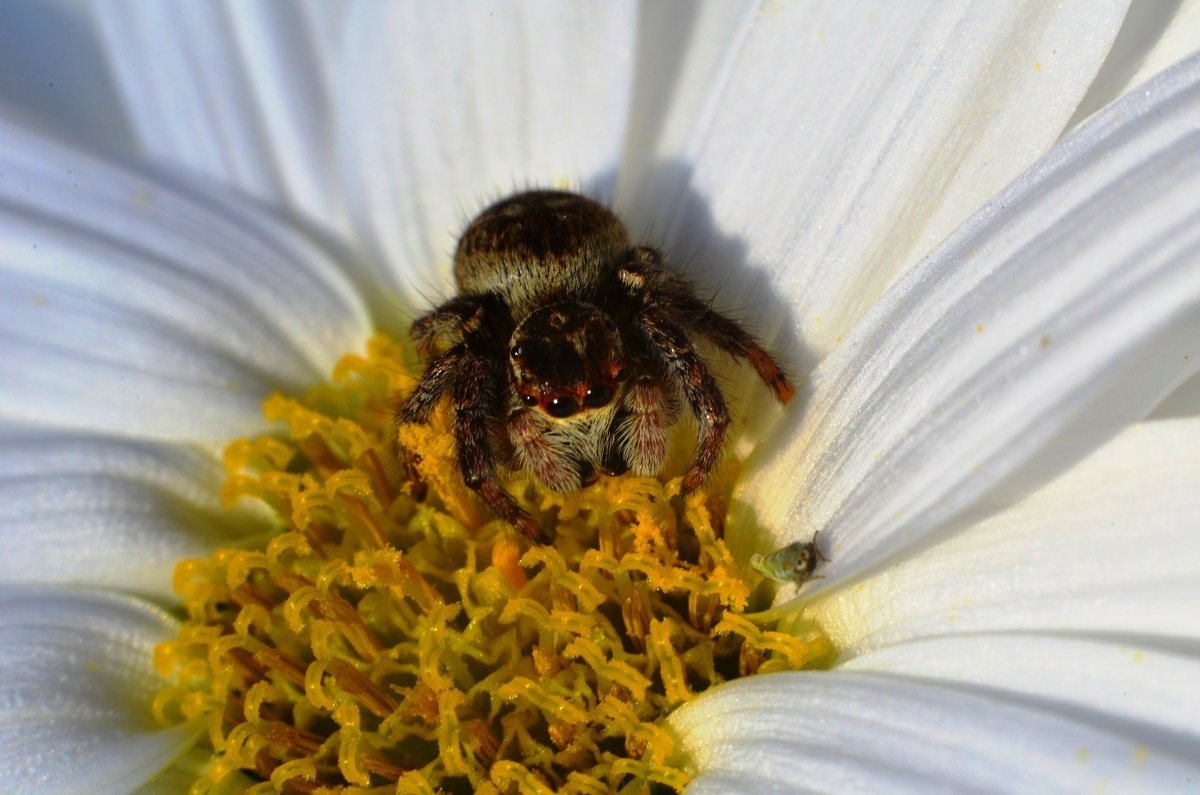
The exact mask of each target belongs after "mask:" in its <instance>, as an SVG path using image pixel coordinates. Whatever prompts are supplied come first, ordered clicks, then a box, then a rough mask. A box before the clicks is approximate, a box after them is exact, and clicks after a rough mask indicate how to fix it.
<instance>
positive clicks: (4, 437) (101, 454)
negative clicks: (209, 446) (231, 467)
mask: <svg viewBox="0 0 1200 795" xmlns="http://www.w3.org/2000/svg"><path fill="white" fill-rule="evenodd" d="M224 479H225V470H224V468H223V467H222V466H221V465H220V463H219V462H218V461H217V460H216V459H215V457H214V456H212V455H211V454H210V453H208V452H206V451H204V450H200V449H197V448H188V447H184V446H180V445H166V444H159V443H153V442H138V441H131V440H127V439H119V438H108V437H99V436H82V435H65V434H54V433H50V432H45V431H14V430H11V429H2V430H0V583H4V584H12V583H69V584H75V585H80V584H83V585H95V586H101V587H108V588H111V589H114V590H123V591H130V592H136V593H141V594H145V595H150V596H153V597H155V598H157V599H158V600H161V601H166V600H170V599H172V587H171V577H172V571H173V569H174V565H175V563H177V562H178V561H180V560H183V559H185V558H195V557H205V556H207V555H208V554H209V553H210V552H211V551H212V550H213V549H215V548H216V547H218V546H227V545H229V544H230V543H232V542H234V541H235V540H236V539H238V538H240V537H241V538H244V537H245V536H247V535H249V534H251V533H253V532H264V531H265V530H266V529H267V525H266V524H265V522H264V521H263V520H262V519H261V518H260V517H259V516H258V515H257V514H255V513H252V512H251V511H250V510H248V509H244V510H238V511H227V510H225V509H224V508H223V507H222V506H221V504H220V501H219V500H218V499H217V495H218V494H219V493H220V489H221V484H222V483H223V482H224Z"/></svg>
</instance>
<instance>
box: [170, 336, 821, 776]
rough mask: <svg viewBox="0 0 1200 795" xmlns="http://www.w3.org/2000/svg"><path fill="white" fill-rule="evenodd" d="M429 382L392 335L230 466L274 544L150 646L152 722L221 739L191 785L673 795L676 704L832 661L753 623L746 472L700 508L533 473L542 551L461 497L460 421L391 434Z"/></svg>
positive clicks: (189, 577)
mask: <svg viewBox="0 0 1200 795" xmlns="http://www.w3.org/2000/svg"><path fill="white" fill-rule="evenodd" d="M415 383H416V381H415V377H414V370H413V364H412V359H411V357H410V356H409V355H407V353H406V351H405V350H404V349H403V348H402V347H401V346H400V345H398V344H397V343H396V342H394V341H392V340H390V339H387V338H383V337H379V338H376V339H374V340H372V341H371V343H370V345H369V347H368V353H367V355H366V356H365V357H362V356H353V355H352V356H347V357H345V358H344V359H343V360H342V361H341V362H340V363H339V364H338V366H337V368H336V370H335V372H334V378H333V383H331V384H328V385H324V386H322V387H319V388H317V389H316V390H314V391H313V392H312V394H310V395H309V396H307V397H306V398H305V399H304V400H302V401H297V400H292V399H289V398H284V397H280V396H274V397H271V398H269V399H268V400H267V401H266V403H265V407H264V408H265V412H266V415H267V417H268V419H271V420H280V421H282V422H283V423H284V424H286V426H287V428H288V434H287V436H286V437H284V438H275V437H268V438H261V439H255V440H239V441H237V442H235V443H233V444H232V445H230V446H229V448H228V449H227V450H226V455H225V459H226V466H227V468H228V470H229V480H228V483H227V485H226V490H225V494H224V497H225V499H226V501H227V502H228V503H230V504H232V503H233V502H236V501H238V500H241V499H244V498H248V497H249V498H256V499H258V500H261V501H262V502H264V503H265V504H266V505H267V506H269V507H270V508H271V509H272V511H273V512H274V514H275V516H276V517H277V520H278V532H277V533H276V534H274V535H273V536H272V537H270V538H268V539H258V541H259V542H260V543H258V544H257V545H255V548H241V549H222V550H219V551H217V552H215V553H213V555H212V556H211V557H209V558H207V559H205V560H189V561H184V562H182V563H180V564H179V566H178V568H177V569H176V572H175V587H176V590H177V591H178V593H179V594H180V595H181V597H182V598H183V602H184V607H185V610H186V620H185V624H184V627H183V629H182V631H181V633H180V636H179V638H178V639H176V640H173V641H170V642H168V643H164V644H163V645H162V646H160V647H159V648H158V650H157V653H156V664H157V666H158V668H159V670H160V671H161V672H162V674H163V675H164V676H165V677H167V678H168V680H169V681H170V682H172V684H171V686H170V687H168V688H167V689H165V690H164V691H163V692H162V693H161V694H160V695H159V698H158V699H157V701H156V704H155V709H156V711H157V713H158V715H159V716H160V718H161V719H162V720H163V721H164V722H171V721H176V720H180V719H189V720H190V719H196V718H198V717H201V716H202V717H204V718H206V719H207V721H208V740H209V742H210V743H211V744H212V748H213V749H214V751H215V752H216V753H215V756H214V757H213V761H212V763H211V765H210V766H209V768H208V771H207V773H206V775H205V776H204V777H203V778H202V779H201V780H199V781H197V782H196V784H195V786H194V787H193V788H192V792H194V793H203V792H219V793H229V792H255V793H266V792H300V793H307V792H313V793H317V792H321V793H334V792H343V791H345V792H350V791H354V792H362V791H365V790H367V789H369V790H370V791H371V792H400V793H428V794H430V795H431V794H432V793H434V792H436V791H443V792H481V793H508V792H534V793H536V792H552V791H563V792H578V793H606V792H616V791H620V792H630V793H634V792H647V791H650V789H651V788H652V787H654V788H655V789H656V790H662V789H663V788H664V787H665V788H669V789H673V790H676V791H678V790H681V789H682V788H683V787H684V785H686V784H687V781H688V772H687V771H688V760H687V759H686V758H684V757H683V756H682V754H681V753H680V752H679V751H678V748H677V744H676V741H675V740H674V739H673V738H672V736H671V735H670V733H669V732H668V731H666V730H665V728H664V719H665V717H666V715H667V714H668V713H669V712H670V711H671V710H673V709H674V708H675V707H677V706H679V705H680V704H682V703H684V702H685V701H687V700H689V699H691V698H694V697H695V696H696V695H697V694H698V693H701V692H702V691H704V690H706V689H707V688H710V687H713V686H714V685H718V684H720V683H722V682H724V681H726V680H728V679H732V678H736V677H739V676H746V675H749V674H754V673H764V672H769V671H777V670H785V669H794V668H800V667H802V666H805V665H810V664H812V663H813V662H814V661H815V660H817V659H818V658H820V657H822V656H823V655H826V654H828V653H829V646H828V644H827V642H826V641H825V639H824V638H822V637H820V636H819V635H816V634H815V633H814V635H813V636H812V637H809V638H803V639H802V638H798V637H796V636H794V635H790V634H785V633H780V632H774V631H769V630H766V629H763V628H761V627H759V626H757V625H756V624H755V623H753V622H752V621H751V620H749V619H747V618H746V617H744V616H743V615H742V613H743V612H744V611H745V610H746V609H747V606H748V603H749V601H750V596H751V585H752V583H754V582H756V581H757V580H758V579H759V575H757V574H755V573H753V572H752V571H749V569H748V568H747V572H748V573H747V572H744V571H743V570H742V569H741V568H740V567H739V566H738V565H737V564H736V563H735V562H734V560H733V558H732V556H731V555H730V553H729V550H728V549H727V548H726V545H725V542H724V540H723V534H724V513H725V507H726V505H727V503H728V500H729V492H730V489H731V488H732V482H733V478H734V476H735V475H736V470H737V468H738V467H737V463H736V462H735V461H732V460H727V461H726V462H725V464H724V465H723V466H722V467H721V468H720V469H719V470H718V471H717V472H715V473H714V474H713V476H712V477H711V478H710V479H709V481H708V483H707V484H706V485H705V487H704V488H703V489H702V490H701V491H698V492H696V493H693V494H691V495H689V496H688V497H686V498H683V499H681V498H680V497H679V496H678V492H679V484H678V479H675V480H671V481H666V482H663V481H660V480H658V479H654V478H638V477H621V478H602V479H601V480H600V482H599V483H597V484H596V485H593V486H591V487H589V488H586V489H584V490H582V491H580V492H578V493H576V494H572V495H569V496H565V497H564V496H559V495H553V494H544V493H542V492H540V491H538V490H537V489H536V488H534V487H533V486H532V484H531V483H530V482H529V481H528V480H527V479H526V478H525V477H524V476H517V477H516V478H514V479H513V480H512V481H510V482H509V483H508V484H507V485H508V488H509V489H510V490H511V491H512V492H513V493H514V494H515V495H517V497H518V499H519V500H520V501H521V503H522V506H523V507H524V508H525V509H526V510H528V511H530V512H531V513H532V514H533V515H534V516H537V517H539V518H540V519H541V521H542V522H543V525H544V526H546V527H548V528H553V535H554V542H553V544H552V545H550V546H530V545H529V544H528V543H527V542H525V541H524V540H523V539H522V538H520V537H519V536H518V535H517V534H516V532H515V531H513V530H512V529H511V528H509V527H508V526H506V525H504V524H503V523H501V522H499V521H496V520H494V519H491V518H490V517H489V516H487V515H486V514H485V512H484V511H482V510H481V509H480V507H479V506H478V504H477V502H476V501H475V499H474V496H473V495H472V494H471V493H470V492H469V491H468V490H467V489H466V488H465V486H464V485H463V483H462V478H461V475H460V474H459V472H458V470H457V466H456V464H455V458H454V451H453V442H452V435H451V432H450V427H449V422H450V420H449V416H448V412H447V411H444V410H443V411H440V412H439V413H437V414H435V416H434V418H433V420H432V421H431V423H430V424H429V425H428V426H410V427H404V428H401V429H400V431H399V433H398V434H397V432H396V429H395V427H394V424H393V423H394V419H393V417H394V414H395V412H394V408H395V405H396V396H397V395H404V394H407V393H408V392H409V391H411V389H412V388H413V386H414V385H415ZM397 435H398V437H399V439H398V442H399V445H403V446H406V447H409V448H411V449H413V450H416V451H419V453H420V455H421V463H420V467H421V472H420V474H421V478H422V479H423V480H424V482H425V483H426V484H427V486H428V488H427V491H426V493H425V494H424V495H422V499H417V498H416V497H415V496H414V495H413V494H412V493H411V491H412V490H411V488H410V487H409V485H408V481H407V479H406V478H405V477H403V476H402V474H401V465H400V464H399V463H398V460H397ZM668 471H670V467H669V468H668ZM264 544H265V546H264ZM249 546H250V545H249V544H248V547H249Z"/></svg>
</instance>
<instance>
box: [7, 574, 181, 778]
mask: <svg viewBox="0 0 1200 795" xmlns="http://www.w3.org/2000/svg"><path fill="white" fill-rule="evenodd" d="M175 632H176V624H175V621H174V619H172V618H171V617H170V616H168V615H167V614H166V613H164V612H163V611H161V610H158V609H157V608H154V607H151V606H149V605H147V604H146V603H144V602H140V601H137V600H135V599H131V598H128V597H120V596H114V595H112V594H104V593H100V592H94V591H67V590H55V589H52V588H0V670H3V671H4V677H3V678H2V679H0V780H2V781H4V789H5V792H11V793H14V794H16V793H39V795H51V794H52V793H67V794H70V795H74V793H78V792H89V793H97V795H102V794H104V793H112V794H113V795H118V794H119V795H125V793H129V792H132V791H133V790H135V789H137V787H138V786H140V785H141V784H142V783H143V782H145V781H146V780H147V779H149V778H150V777H151V776H153V775H154V772H155V771H156V770H158V769H159V768H161V767H163V766H164V765H166V764H167V763H168V762H170V761H171V760H172V759H173V758H174V757H176V756H177V755H178V754H179V753H181V752H182V751H183V750H184V749H185V748H186V747H187V746H188V745H190V744H191V742H192V740H193V739H194V737H195V734H196V731H195V729H194V728H190V727H186V726H178V727H174V728H171V729H160V728H158V727H157V726H155V724H154V721H153V719H152V718H151V716H150V714H149V704H150V700H151V699H152V698H153V697H154V694H155V692H156V690H157V688H158V687H159V685H160V683H161V680H159V679H158V678H157V676H156V674H155V672H154V667H153V664H152V662H151V656H152V651H153V649H154V646H155V645H156V644H158V643H159V642H161V641H163V640H166V639H168V638H170V637H173V636H174V635H175Z"/></svg>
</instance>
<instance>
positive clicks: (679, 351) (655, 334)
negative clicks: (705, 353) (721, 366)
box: [636, 305, 730, 494]
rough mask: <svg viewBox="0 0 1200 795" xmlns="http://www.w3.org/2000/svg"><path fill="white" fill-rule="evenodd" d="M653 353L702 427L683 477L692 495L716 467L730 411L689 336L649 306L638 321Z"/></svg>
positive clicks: (685, 485) (660, 309)
mask: <svg viewBox="0 0 1200 795" xmlns="http://www.w3.org/2000/svg"><path fill="white" fill-rule="evenodd" d="M636 322H637V323H638V325H639V327H640V328H641V330H642V333H643V334H645V335H646V339H647V341H648V342H649V343H650V347H651V349H652V350H654V351H656V352H657V353H658V355H659V356H661V357H662V359H663V361H664V362H665V363H666V364H667V366H668V368H669V369H670V371H671V372H672V374H673V375H674V377H675V379H676V380H677V381H678V382H679V384H680V386H681V388H682V390H683V394H684V396H685V397H686V398H687V401H688V403H689V404H691V407H692V412H693V413H694V414H695V415H696V419H697V421H698V423H699V426H700V427H699V429H698V431H697V438H696V460H695V461H693V462H692V467H691V469H689V470H688V471H687V473H686V474H685V475H684V476H683V492H684V493H685V494H686V493H687V492H689V491H693V490H695V489H696V487H697V486H699V485H700V484H701V483H703V482H704V479H705V478H706V477H708V473H709V472H711V471H712V469H713V467H714V466H716V463H717V458H718V457H719V456H720V454H721V448H722V446H723V445H724V444H725V434H726V432H727V431H728V430H729V423H730V416H729V408H728V407H727V406H726V405H725V398H724V397H723V396H722V395H721V389H720V387H718V386H717V382H716V381H714V380H713V377H712V374H711V373H710V372H709V371H708V367H707V366H706V365H705V364H704V360H703V359H702V358H701V357H700V354H698V353H696V349H695V348H693V347H692V343H691V341H690V340H689V339H688V335H687V332H686V331H685V330H684V329H683V327H682V326H680V325H679V324H678V323H675V322H674V321H673V320H672V319H671V316H670V314H669V313H668V312H666V311H664V310H663V309H662V308H661V307H655V306H653V305H651V306H647V307H646V308H645V309H644V310H643V311H642V313H641V314H640V315H639V316H638V318H637V321H636Z"/></svg>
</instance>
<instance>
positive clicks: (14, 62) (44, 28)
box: [0, 2, 135, 152]
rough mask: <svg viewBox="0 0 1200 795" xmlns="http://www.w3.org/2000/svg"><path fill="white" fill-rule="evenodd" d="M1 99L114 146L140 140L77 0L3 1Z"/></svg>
mask: <svg viewBox="0 0 1200 795" xmlns="http://www.w3.org/2000/svg"><path fill="white" fill-rule="evenodd" d="M3 12H4V24H2V25H0V106H3V107H4V108H5V109H6V112H7V113H10V114H14V115H17V114H19V115H20V116H21V117H23V118H25V119H28V120H29V123H30V124H33V125H36V126H38V127H42V128H45V129H51V130H54V131H55V132H56V133H58V134H62V135H67V136H72V137H73V140H76V141H78V142H80V144H81V145H82V144H84V143H86V145H88V146H90V147H94V148H96V149H100V150H102V151H109V152H129V151H132V150H133V149H134V147H135V141H134V136H133V132H132V130H130V129H129V124H128V122H127V121H126V118H125V114H124V110H123V108H122V107H121V102H120V99H119V94H118V91H117V87H116V85H114V83H113V80H112V76H111V75H110V74H109V72H108V68H107V66H108V65H107V63H106V62H105V57H104V53H103V52H102V51H101V49H100V46H99V43H98V42H97V39H96V36H95V34H94V31H93V30H92V29H91V26H90V25H89V24H88V19H87V12H86V9H85V8H83V7H82V5H81V4H79V3H38V2H32V3H20V2H18V3H5V4H4V7H3Z"/></svg>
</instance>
